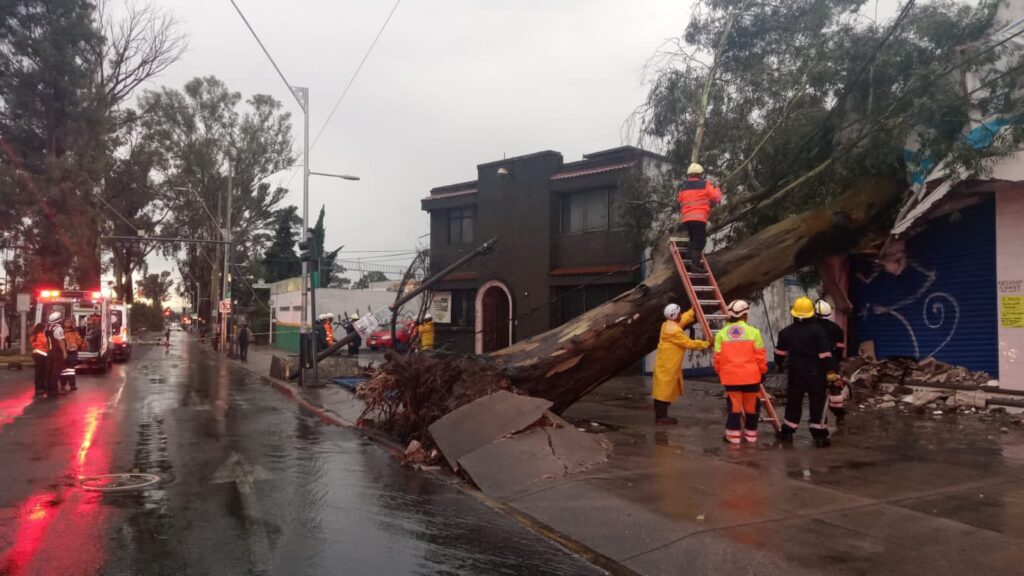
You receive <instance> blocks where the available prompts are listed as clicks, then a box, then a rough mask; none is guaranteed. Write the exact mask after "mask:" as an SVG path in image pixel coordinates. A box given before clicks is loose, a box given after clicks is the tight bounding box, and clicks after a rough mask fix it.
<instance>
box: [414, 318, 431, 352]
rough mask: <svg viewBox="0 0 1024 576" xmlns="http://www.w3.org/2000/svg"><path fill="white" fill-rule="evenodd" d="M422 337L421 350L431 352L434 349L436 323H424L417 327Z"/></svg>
mask: <svg viewBox="0 0 1024 576" xmlns="http://www.w3.org/2000/svg"><path fill="white" fill-rule="evenodd" d="M416 331H417V332H419V335H420V348H422V349H423V350H430V349H432V348H433V347H434V322H433V321H430V322H424V323H423V324H420V325H419V326H417V327H416Z"/></svg>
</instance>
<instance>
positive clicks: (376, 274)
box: [352, 270, 388, 290]
mask: <svg viewBox="0 0 1024 576" xmlns="http://www.w3.org/2000/svg"><path fill="white" fill-rule="evenodd" d="M387 280H388V277H387V276H386V275H385V274H384V273H383V272H380V271H378V270H373V271H371V272H366V273H365V274H363V275H362V277H360V278H359V281H357V282H356V283H355V284H353V285H352V288H353V289H355V290H365V289H367V288H369V287H370V283H371V282H387Z"/></svg>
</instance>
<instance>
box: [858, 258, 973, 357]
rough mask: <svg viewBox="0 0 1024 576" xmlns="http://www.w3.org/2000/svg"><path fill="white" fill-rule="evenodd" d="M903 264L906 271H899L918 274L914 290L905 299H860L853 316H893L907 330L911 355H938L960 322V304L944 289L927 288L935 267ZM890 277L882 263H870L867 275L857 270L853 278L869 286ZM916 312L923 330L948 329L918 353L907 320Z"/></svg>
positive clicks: (862, 317) (918, 343)
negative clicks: (912, 352)
mask: <svg viewBox="0 0 1024 576" xmlns="http://www.w3.org/2000/svg"><path fill="white" fill-rule="evenodd" d="M906 266H907V268H909V270H908V269H903V270H902V272H903V273H904V274H905V273H907V272H909V271H911V270H912V271H914V272H916V273H917V274H920V276H921V283H920V286H918V288H917V290H916V291H915V292H913V293H912V294H910V295H909V296H907V297H906V298H903V299H902V300H899V301H897V302H894V303H891V304H878V303H873V302H863V303H861V304H860V306H859V307H858V310H857V315H858V317H859V318H860V319H861V320H862V321H863V320H868V318H869V317H870V316H872V315H874V316H882V315H887V316H891V317H892V318H895V319H896V320H897V321H898V322H899V323H900V324H902V325H903V327H904V328H906V330H907V338H908V339H909V340H910V344H911V346H912V348H913V350H914V357H915V358H927V357H931V356H934V355H936V354H938V352H939V351H940V350H942V349H943V348H944V347H945V346H946V344H949V341H950V340H952V339H953V336H954V335H955V334H956V329H957V326H959V324H960V304H959V303H958V302H957V300H956V298H954V297H953V296H952V295H951V294H949V293H947V292H942V291H932V290H931V288H932V285H933V284H935V281H936V279H937V278H938V274H937V272H936V270H935V269H931V270H929V269H927V268H925V267H924V266H922V265H920V264H918V263H917V262H914V261H913V260H907V261H906ZM893 276H894V275H893V274H890V273H889V272H888V271H887V270H886V269H885V268H884V267H883V265H882V264H878V263H876V264H875V265H874V266H873V268H872V270H871V272H870V273H869V274H867V275H865V274H863V273H861V272H858V273H857V279H858V280H859V281H860V282H862V283H863V284H865V285H870V284H872V283H873V282H875V281H878V280H879V279H881V278H887V277H890V278H891V277H893ZM916 314H920V315H921V316H920V318H921V319H922V320H923V326H924V327H926V328H927V329H929V330H948V331H949V332H948V334H946V337H945V338H944V339H943V340H942V341H941V342H940V343H939V344H938V346H936V347H935V348H934V349H932V350H926V351H925V353H924V354H922V350H921V345H920V339H919V338H918V334H917V332H916V331H915V330H914V327H913V325H912V323H911V320H912V319H914V318H912V317H911V316H913V315H916Z"/></svg>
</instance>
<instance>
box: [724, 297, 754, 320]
mask: <svg viewBox="0 0 1024 576" xmlns="http://www.w3.org/2000/svg"><path fill="white" fill-rule="evenodd" d="M749 311H750V304H747V301H746V300H733V301H732V302H729V308H728V312H729V318H740V317H742V316H744V315H746V313H747V312H749Z"/></svg>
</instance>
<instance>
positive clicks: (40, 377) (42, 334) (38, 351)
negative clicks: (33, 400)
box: [29, 322, 49, 396]
mask: <svg viewBox="0 0 1024 576" xmlns="http://www.w3.org/2000/svg"><path fill="white" fill-rule="evenodd" d="M29 340H30V342H31V344H32V362H33V363H34V364H35V369H36V372H35V377H36V396H42V395H44V394H46V379H47V378H48V377H49V372H48V370H49V364H48V363H47V361H46V358H47V354H46V353H47V351H48V350H49V347H48V346H47V340H46V326H43V323H42V322H39V323H37V324H36V325H35V326H33V327H32V331H31V332H30V333H29Z"/></svg>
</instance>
